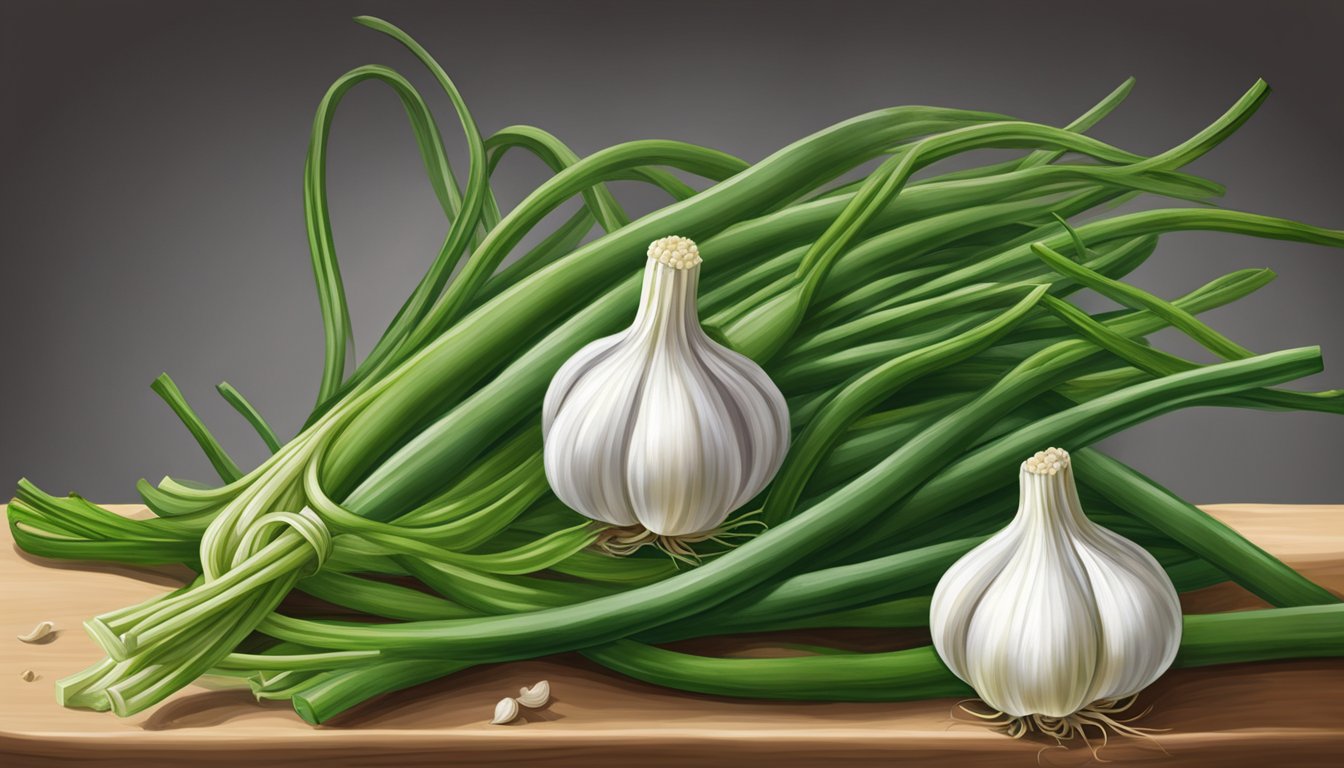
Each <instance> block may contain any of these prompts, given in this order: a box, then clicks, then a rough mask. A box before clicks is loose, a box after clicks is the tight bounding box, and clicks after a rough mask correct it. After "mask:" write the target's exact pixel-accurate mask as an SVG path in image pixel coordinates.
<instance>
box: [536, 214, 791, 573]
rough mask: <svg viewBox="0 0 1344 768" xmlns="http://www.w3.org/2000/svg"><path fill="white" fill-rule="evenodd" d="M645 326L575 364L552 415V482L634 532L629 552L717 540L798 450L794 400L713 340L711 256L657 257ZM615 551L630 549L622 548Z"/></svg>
mask: <svg viewBox="0 0 1344 768" xmlns="http://www.w3.org/2000/svg"><path fill="white" fill-rule="evenodd" d="M648 256H649V259H648V264H647V266H646V267H645V271H644V288H643V294H642V296H641V298H640V304H639V311H638V313H637V315H636V317H635V321H634V323H633V324H632V325H631V326H630V327H629V328H628V329H627V330H625V331H623V332H622V333H618V334H616V335H613V336H608V337H606V338H603V339H598V340H597V341H594V342H592V343H591V344H589V345H587V346H586V347H584V348H583V349H581V350H579V351H578V352H577V353H576V354H575V355H574V356H573V357H572V358H570V359H569V360H568V361H567V362H566V363H565V364H564V365H563V366H562V367H561V368H560V370H559V371H558V372H557V373H556V375H555V377H554V378H553V379H552V380H551V384H550V388H549V389H548V390H547V392H546V400H545V403H544V405H543V407H542V435H543V438H544V441H545V467H546V478H547V480H548V481H549V482H550V485H551V488H552V489H553V490H554V491H555V494H556V496H558V497H559V498H560V500H561V501H563V502H565V503H566V504H568V505H569V506H570V507H572V508H573V509H575V510H577V511H578V512H580V513H582V514H584V515H586V516H587V517H590V518H592V519H594V520H598V521H601V522H604V523H609V524H611V525H613V526H618V527H622V528H635V530H634V531H633V532H626V533H627V534H628V535H625V536H624V538H622V539H621V540H620V541H621V543H622V544H623V545H624V546H625V548H626V549H627V550H632V549H634V548H637V547H638V546H640V545H642V544H647V543H655V542H656V543H659V544H662V545H664V546H668V545H670V551H673V552H682V553H685V551H686V550H685V549H684V548H683V547H681V546H680V545H681V544H684V543H685V542H688V541H695V540H699V539H703V538H708V537H710V536H712V535H714V532H715V531H716V529H718V528H719V526H721V525H722V524H723V522H724V520H725V519H726V518H727V517H728V514H729V513H730V512H732V511H733V510H735V509H737V508H738V507H740V506H742V505H743V504H745V503H746V502H747V501H749V500H750V499H751V498H752V497H754V496H755V495H756V494H757V493H759V492H760V491H761V489H762V488H764V487H765V486H766V484H767V483H769V482H770V479H771V478H772V477H774V474H775V472H776V471H778V470H779V466H780V464H781V463H782V462H783V461H784V455H785V453H786V452H787V450H788V446H789V414H788V407H787V406H786V405H785V403H784V396H783V395H782V394H781V393H780V391H779V389H778V388H777V387H776V386H775V385H774V383H773V382H772V381H771V380H770V378H769V377H768V376H767V375H766V374H765V371H763V370H761V368H760V366H758V365H757V364H756V363H754V362H752V361H751V360H750V359H748V358H746V357H744V356H742V355H740V354H738V353H736V352H734V351H732V350H730V349H727V348H725V347H723V346H721V345H719V344H717V343H715V342H714V341H712V340H710V338H709V337H708V336H707V335H705V332H704V330H703V329H701V327H700V320H699V317H698V315H697V312H696V286H697V283H698V282H699V277H700V251H699V248H697V247H696V245H695V243H693V242H692V241H690V240H688V239H686V238H684V237H676V236H672V237H665V238H662V239H660V240H656V241H654V242H653V243H652V244H651V245H650V246H649V250H648ZM613 551H620V550H619V548H615V549H613Z"/></svg>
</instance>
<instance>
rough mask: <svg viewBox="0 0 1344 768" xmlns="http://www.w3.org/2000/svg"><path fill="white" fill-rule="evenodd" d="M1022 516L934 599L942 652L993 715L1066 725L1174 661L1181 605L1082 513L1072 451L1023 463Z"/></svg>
mask: <svg viewBox="0 0 1344 768" xmlns="http://www.w3.org/2000/svg"><path fill="white" fill-rule="evenodd" d="M1020 474H1021V495H1020V501H1019V504H1018V509H1017V516H1016V517H1015V518H1014V519H1013V521H1012V522H1011V523H1010V524H1009V525H1008V527H1006V528H1004V529H1003V530H1002V531H1000V532H999V533H997V534H995V535H994V536H993V537H991V538H990V539H988V540H986V541H985V542H984V543H983V544H981V545H980V546H978V547H976V548H975V549H973V550H971V551H970V552H968V553H966V555H965V556H963V557H962V558H961V559H960V560H958V561H957V562H956V563H955V564H954V565H953V566H952V567H951V568H949V569H948V570H947V572H946V573H945V574H944V575H943V578H942V580H941V581H939V582H938V587H937V589H936V590H935V591H934V593H933V602H932V605H931V608H930V612H929V627H930V629H931V630H932V634H933V645H934V648H936V649H937V651H938V655H939V656H941V657H942V659H943V661H944V662H945V663H946V664H947V666H948V667H949V668H950V669H951V670H952V672H953V673H955V674H956V675H957V677H959V678H961V679H962V680H964V681H965V682H966V683H968V684H969V685H970V686H971V687H972V688H974V689H975V691H976V693H977V694H978V695H979V696H980V698H981V699H982V700H984V702H985V703H986V704H988V705H989V706H990V707H993V708H994V709H996V710H998V711H999V712H1002V713H1003V714H1005V715H1009V716H1011V717H1015V718H1025V717H1028V716H1032V715H1040V716H1045V717H1051V718H1066V717H1069V716H1071V715H1073V714H1075V713H1078V712H1080V711H1081V710H1084V709H1086V708H1088V707H1089V706H1090V705H1092V704H1095V703H1097V702H1107V701H1111V700H1115V699H1122V698H1125V697H1129V696H1132V695H1134V694H1137V693H1138V692H1139V691H1141V690H1143V689H1144V688H1146V687H1147V686H1148V685H1149V684H1150V683H1152V682H1153V681H1154V680H1156V679H1157V678H1158V677H1159V676H1160V675H1161V674H1162V673H1163V672H1165V671H1166V669H1167V667H1169V666H1171V662H1172V660H1173V659H1174V658H1175V657H1176V650H1177V647H1178V646H1179V645H1180V639H1181V607H1180V603H1179V601H1178V600H1177V597H1176V589H1175V587H1173V586H1172V583H1171V579H1170V578H1168V577H1167V574H1166V572H1165V571H1163V570H1162V567H1161V566H1160V565H1158V563H1157V561H1156V560H1154V559H1153V556H1152V555H1150V554H1148V552H1147V551H1145V550H1144V549H1143V548H1142V547H1140V546H1139V545H1137V544H1135V543H1134V542H1132V541H1130V540H1128V539H1126V538H1124V537H1122V536H1119V535H1117V534H1115V533H1113V532H1111V531H1109V530H1107V529H1105V528H1103V527H1101V526H1099V525H1097V524H1095V523H1093V522H1092V521H1091V520H1089V519H1088V518H1087V517H1085V516H1084V515H1083V507H1082V504H1081V503H1080V502H1079V500H1078V490H1077V488H1076V486H1075V485H1074V478H1073V468H1072V466H1071V464H1070V461H1069V455H1068V453H1067V452H1065V451H1063V450H1061V449H1058V448H1051V449H1049V450H1047V451H1042V452H1040V453H1037V454H1036V455H1034V456H1032V457H1031V458H1030V459H1028V460H1027V461H1025V462H1023V463H1022V466H1021V471H1020Z"/></svg>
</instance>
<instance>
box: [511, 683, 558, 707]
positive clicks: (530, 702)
mask: <svg viewBox="0 0 1344 768" xmlns="http://www.w3.org/2000/svg"><path fill="white" fill-rule="evenodd" d="M550 700H551V684H550V682H549V681H547V680H542V681H541V682H539V683H537V684H536V685H534V686H532V687H531V688H527V687H523V688H520V689H518V703H519V704H522V705H523V706H524V707H527V708H528V709H539V708H541V707H544V706H546V704H547V703H548V702H550Z"/></svg>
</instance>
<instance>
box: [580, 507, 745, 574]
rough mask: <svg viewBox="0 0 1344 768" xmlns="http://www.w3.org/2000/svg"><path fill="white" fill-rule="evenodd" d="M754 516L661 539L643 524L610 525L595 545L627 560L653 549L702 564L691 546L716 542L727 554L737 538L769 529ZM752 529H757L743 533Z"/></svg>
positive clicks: (687, 561) (685, 560) (675, 557)
mask: <svg viewBox="0 0 1344 768" xmlns="http://www.w3.org/2000/svg"><path fill="white" fill-rule="evenodd" d="M754 514H755V512H753V513H751V514H747V515H742V516H740V517H738V518H737V519H736V520H731V521H729V522H727V523H724V524H723V525H721V526H719V527H718V528H715V529H714V530H712V531H705V532H704V533H691V534H686V535H683V536H660V535H659V534H656V533H654V532H653V531H650V530H649V529H648V528H645V527H644V526H642V525H632V526H625V527H620V526H610V527H607V528H604V529H603V530H602V531H600V532H599V533H598V537H597V541H596V542H595V543H594V544H593V546H594V547H596V548H597V549H598V550H599V551H601V552H605V553H607V554H609V555H614V556H616V557H624V556H626V555H629V554H633V553H634V552H635V551H636V550H638V549H639V548H640V547H646V546H651V547H654V548H655V549H658V550H659V551H661V552H662V553H663V554H665V555H667V556H668V557H670V558H672V559H673V560H676V561H680V562H683V563H689V564H691V565H698V564H699V563H700V562H701V560H702V559H703V558H702V556H701V554H700V553H699V552H697V551H695V549H694V548H693V547H692V546H691V545H693V544H700V543H702V542H706V541H712V542H714V543H716V544H719V545H722V546H723V548H724V550H725V551H726V550H728V549H731V548H733V547H735V546H737V542H736V541H734V539H749V538H753V537H755V536H757V535H759V534H760V530H763V529H765V527H766V525H765V521H764V520H757V519H755V518H754V517H753V515H754ZM748 528H751V529H757V530H754V531H749V530H743V529H748Z"/></svg>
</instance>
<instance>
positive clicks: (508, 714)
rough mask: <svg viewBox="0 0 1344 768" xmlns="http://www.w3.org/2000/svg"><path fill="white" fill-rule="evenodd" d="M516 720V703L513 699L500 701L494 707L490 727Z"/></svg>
mask: <svg viewBox="0 0 1344 768" xmlns="http://www.w3.org/2000/svg"><path fill="white" fill-rule="evenodd" d="M517 719H518V702H517V701H515V700H513V699H500V700H499V703H498V704H496V705H495V716H494V717H493V718H491V720H490V724H491V725H504V724H506V723H511V722H513V721H514V720H517Z"/></svg>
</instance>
